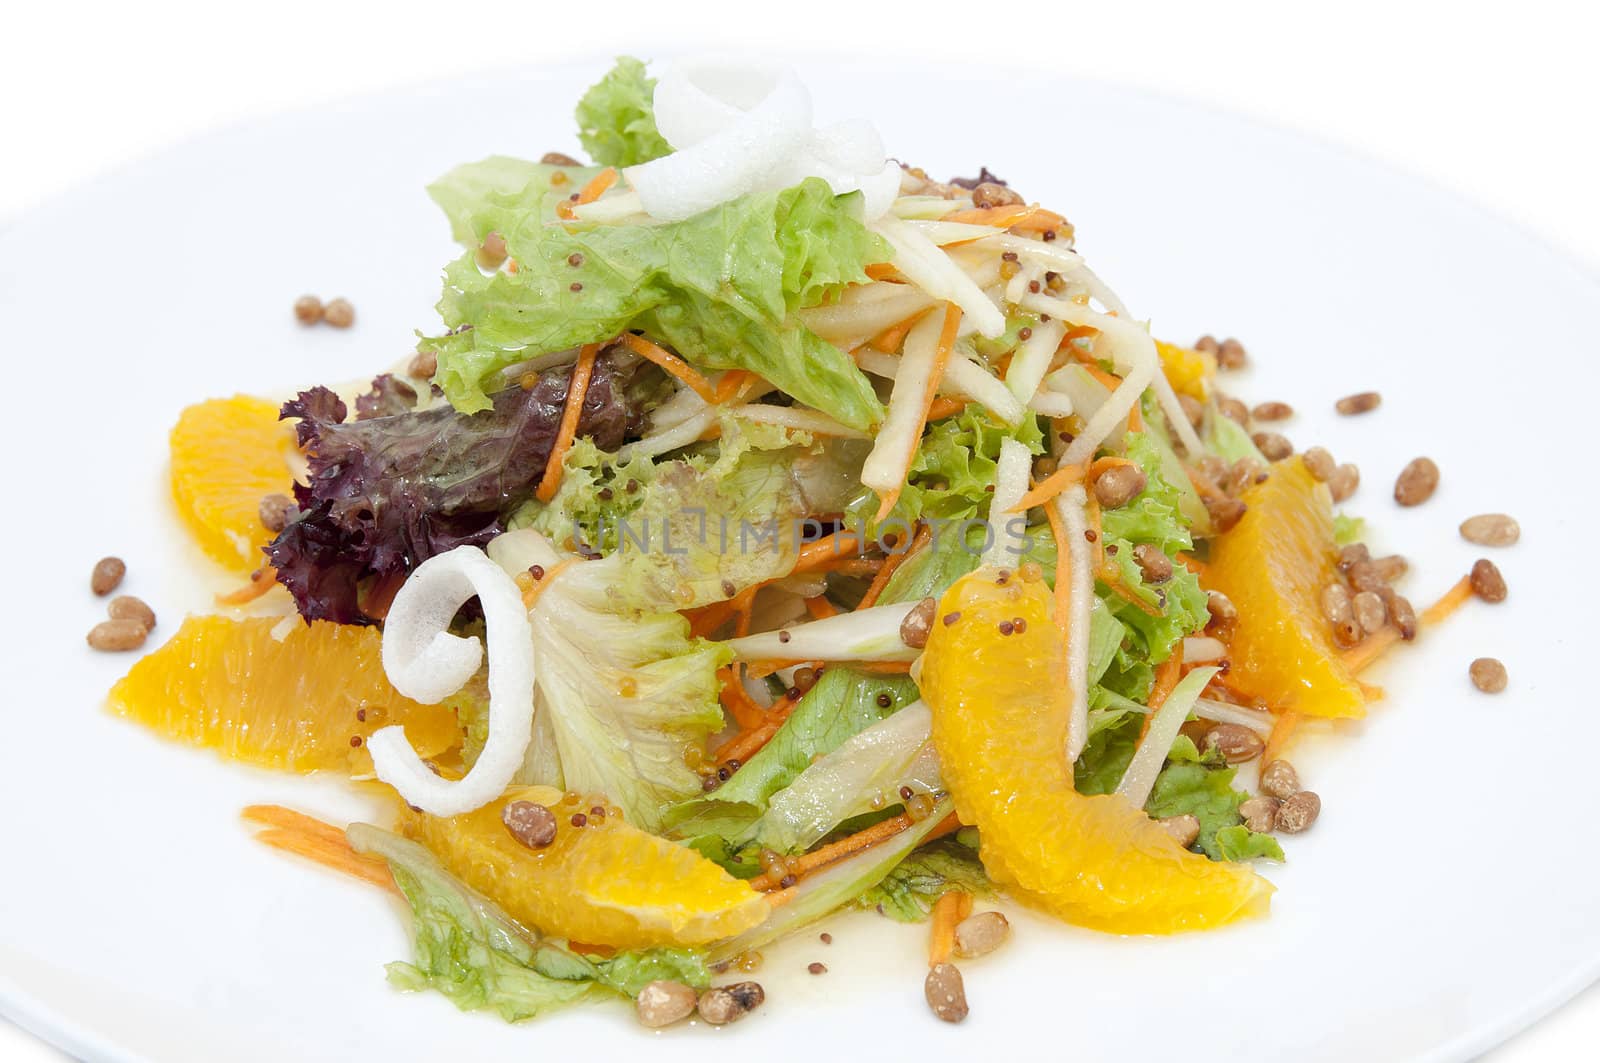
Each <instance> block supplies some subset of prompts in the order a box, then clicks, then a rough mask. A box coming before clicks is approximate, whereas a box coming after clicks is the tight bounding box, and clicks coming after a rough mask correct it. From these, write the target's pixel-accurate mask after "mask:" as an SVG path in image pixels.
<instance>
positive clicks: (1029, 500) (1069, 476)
mask: <svg viewBox="0 0 1600 1063" xmlns="http://www.w3.org/2000/svg"><path fill="white" fill-rule="evenodd" d="M1091 468H1092V467H1091ZM1082 479H1083V466H1082V465H1063V466H1062V467H1061V468H1059V469H1057V470H1056V471H1055V472H1053V473H1051V474H1050V475H1049V476H1046V477H1045V478H1044V479H1043V480H1040V481H1039V482H1038V483H1037V484H1035V485H1034V486H1033V490H1031V491H1029V492H1028V493H1027V494H1025V495H1023V496H1022V497H1021V498H1020V499H1018V500H1017V504H1016V505H1014V506H1012V507H1011V508H1010V509H1008V510H1006V512H1007V513H1025V512H1027V511H1028V510H1030V509H1032V508H1033V507H1034V506H1042V505H1044V504H1045V503H1046V502H1048V501H1050V500H1051V499H1052V498H1054V497H1056V495H1059V494H1060V493H1061V492H1063V491H1065V490H1066V489H1067V488H1068V487H1070V486H1072V485H1073V484H1075V483H1077V482H1078V481H1079V480H1082Z"/></svg>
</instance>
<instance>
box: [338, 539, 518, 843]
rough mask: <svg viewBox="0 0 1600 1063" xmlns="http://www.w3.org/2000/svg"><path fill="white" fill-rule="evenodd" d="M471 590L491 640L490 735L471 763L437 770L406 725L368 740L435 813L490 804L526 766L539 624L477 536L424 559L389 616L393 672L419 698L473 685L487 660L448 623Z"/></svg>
mask: <svg viewBox="0 0 1600 1063" xmlns="http://www.w3.org/2000/svg"><path fill="white" fill-rule="evenodd" d="M472 598H477V599H478V603H479V605H480V606H482V608H483V617H484V626H485V638H486V640H487V641H488V644H489V649H488V657H489V735H488V740H487V741H486V742H485V743H484V747H483V752H482V753H481V754H480V755H479V756H478V759H477V761H476V762H475V763H474V764H473V766H472V770H471V771H469V772H467V774H466V775H464V776H463V777H461V778H460V779H454V780H452V779H444V778H441V777H440V776H438V775H436V774H434V772H433V770H432V769H431V768H429V767H428V765H426V764H424V763H423V761H422V759H421V758H420V757H418V756H417V753H416V750H414V749H412V747H411V743H410V742H408V741H407V740H406V736H405V731H404V729H402V728H400V727H385V728H383V729H382V730H380V731H378V732H377V733H375V734H374V735H373V736H372V738H371V739H370V741H369V743H368V748H370V749H371V751H372V763H373V767H374V768H376V769H377V773H378V778H380V779H382V780H383V781H384V782H386V783H388V784H389V785H390V786H393V787H394V788H395V789H396V790H397V791H399V793H400V796H401V797H403V798H405V800H406V801H407V802H408V803H409V804H412V805H415V806H416V807H418V808H420V809H422V810H423V811H425V812H429V813H432V814H433V815H435V816H458V815H461V814H462V813H464V812H471V811H472V810H473V809H475V808H480V807H482V806H483V805H486V804H488V803H489V802H490V801H493V800H494V799H495V798H497V797H499V796H500V794H501V793H502V792H504V790H505V788H506V786H507V785H509V784H510V782H511V779H512V776H514V775H515V774H516V773H517V769H518V768H520V767H521V766H522V758H523V754H524V753H525V752H526V751H527V748H528V742H529V739H530V736H531V734H532V724H533V677H534V653H533V629H532V628H531V627H530V626H529V624H528V611H527V609H526V607H524V605H523V604H522V592H521V591H520V590H518V588H517V585H516V583H515V582H514V581H513V580H512V579H511V577H510V576H508V575H506V573H505V571H504V570H503V569H501V568H500V566H499V565H497V564H495V563H494V562H493V561H491V560H490V559H489V557H488V556H487V555H486V554H484V552H483V551H482V550H479V549H478V548H476V547H473V546H458V547H456V548H455V549H454V550H451V551H450V552H448V553H444V554H439V555H438V556H436V557H431V558H429V559H428V560H427V561H424V562H423V563H422V564H421V565H419V566H418V567H417V570H416V571H415V572H413V573H411V577H410V578H409V579H407V580H406V582H405V585H404V586H402V587H401V588H400V593H398V594H396V595H395V598H394V604H393V605H391V606H390V607H389V615H388V617H387V618H386V619H385V621H384V628H383V670H384V672H385V673H386V674H387V675H388V677H389V682H390V683H392V684H394V688H395V689H396V690H398V691H399V692H400V693H402V694H404V695H405V696H406V697H408V698H411V699H412V700H414V701H420V702H422V703H423V704H426V705H432V704H436V703H438V702H440V701H443V700H444V699H445V698H447V697H449V696H450V695H451V694H454V693H455V692H456V691H458V690H460V689H461V688H462V687H463V686H464V685H466V683H467V681H468V680H470V679H471V678H472V677H473V675H474V674H476V673H477V671H478V666H479V664H480V663H482V661H483V657H484V648H483V644H482V643H481V642H480V641H479V640H478V638H477V637H476V636H473V637H469V638H461V637H460V636H457V635H452V634H450V630H449V628H450V621H451V620H452V619H453V618H454V617H455V615H456V612H457V611H458V610H459V609H460V608H461V607H462V606H463V605H464V604H466V603H467V602H468V601H469V600H470V599H472Z"/></svg>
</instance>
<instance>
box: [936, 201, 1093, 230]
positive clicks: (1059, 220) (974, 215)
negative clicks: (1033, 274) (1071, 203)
mask: <svg viewBox="0 0 1600 1063" xmlns="http://www.w3.org/2000/svg"><path fill="white" fill-rule="evenodd" d="M939 220H940V221H953V222H960V223H962V224H965V225H993V226H994V227H995V228H997V229H1020V228H1028V229H1030V230H1043V229H1058V228H1060V227H1061V226H1063V225H1065V224H1066V221H1067V219H1065V218H1063V217H1062V216H1061V215H1059V214H1057V213H1056V212H1055V211H1053V210H1045V209H1044V208H1043V207H1041V206H1039V205H1038V204H1034V205H1032V206H1029V205H1027V204H1025V203H1013V204H1011V205H1009V206H1005V207H974V208H973V209H971V210H958V211H956V212H955V213H954V214H946V215H945V216H944V217H943V218H940V219H939Z"/></svg>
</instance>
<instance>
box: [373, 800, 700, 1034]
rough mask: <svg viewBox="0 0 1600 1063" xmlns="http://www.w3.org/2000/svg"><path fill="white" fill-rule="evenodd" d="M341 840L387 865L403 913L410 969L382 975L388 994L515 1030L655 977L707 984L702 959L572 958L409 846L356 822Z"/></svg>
mask: <svg viewBox="0 0 1600 1063" xmlns="http://www.w3.org/2000/svg"><path fill="white" fill-rule="evenodd" d="M347 836H348V837H349V839H350V844H351V845H352V846H353V847H354V848H355V850H356V851H357V852H362V853H373V854H376V855H378V856H381V857H383V858H384V859H385V860H386V861H387V862H388V864H389V869H390V871H391V872H392V873H393V874H394V879H395V884H396V885H398V886H399V887H400V892H401V893H402V894H403V895H404V896H405V899H406V903H407V904H409V905H410V907H411V917H412V931H413V946H412V960H411V962H410V963H405V962H396V963H391V964H389V966H388V971H389V981H390V983H391V984H392V985H394V986H395V987H396V988H399V989H404V990H411V991H415V990H421V989H432V990H434V991H436V992H438V993H440V994H442V995H443V996H445V997H447V998H448V999H449V1000H450V1001H451V1002H452V1003H453V1004H455V1005H456V1007H458V1008H460V1009H461V1010H463V1011H477V1010H491V1011H495V1012H497V1013H499V1015H500V1017H501V1018H503V1019H505V1020H507V1021H508V1022H518V1021H521V1020H524V1019H532V1018H536V1017H538V1016H540V1015H543V1014H545V1013H547V1012H550V1011H553V1010H555V1009H557V1008H561V1007H565V1006H566V1005H568V1004H573V1003H576V1002H578V1001H580V1000H585V999H589V998H593V997H597V996H608V995H612V994H621V995H623V996H628V997H632V996H634V995H636V994H637V993H638V992H639V990H640V989H641V988H643V987H644V985H645V984H646V983H648V982H650V981H652V980H653V979H656V978H672V979H675V980H677V981H681V982H685V983H687V984H689V985H693V986H704V985H706V984H708V983H709V982H710V972H709V971H708V969H707V968H706V965H705V959H704V956H703V954H701V953H698V952H695V951H693V950H689V949H651V950H647V951H643V952H624V953H618V954H617V955H615V956H612V957H609V958H606V959H592V958H589V957H586V956H581V955H579V954H577V953H575V952H572V951H571V950H570V949H568V948H567V946H566V943H565V942H563V941H560V940H559V939H555V938H542V937H539V936H537V935H536V934H534V933H533V932H532V931H530V930H527V929H525V928H523V927H521V926H519V925H518V924H516V923H515V922H513V921H512V920H511V918H510V917H509V916H507V915H506V914H505V913H504V912H503V911H501V910H500V908H499V907H498V906H496V905H495V904H494V903H493V902H491V901H489V900H488V899H487V898H485V897H483V896H481V895H480V894H477V893H475V892H473V891H472V890H470V889H468V888H467V887H466V886H464V885H463V884H462V883H461V882H460V881H458V880H457V879H455V878H454V877H453V876H451V875H450V874H449V873H448V872H447V871H445V870H444V868H443V867H442V866H440V864H439V862H438V861H437V860H436V859H434V857H433V854H431V853H429V852H428V850H426V849H424V848H423V847H422V846H420V845H418V844H417V843H415V842H412V841H408V840H406V839H404V838H401V837H398V836H396V835H394V834H391V833H389V832H388V831H385V830H380V829H379V828H377V827H373V826H370V825H368V824H365V823H357V824H352V825H351V827H350V829H349V831H348V832H347Z"/></svg>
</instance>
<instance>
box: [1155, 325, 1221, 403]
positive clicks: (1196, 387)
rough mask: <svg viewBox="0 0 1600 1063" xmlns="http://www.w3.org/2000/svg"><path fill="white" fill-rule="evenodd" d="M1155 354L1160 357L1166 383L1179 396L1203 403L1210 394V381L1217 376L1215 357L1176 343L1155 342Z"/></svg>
mask: <svg viewBox="0 0 1600 1063" xmlns="http://www.w3.org/2000/svg"><path fill="white" fill-rule="evenodd" d="M1156 353H1157V354H1159V355H1161V371H1162V372H1163V373H1165V374H1166V375H1167V383H1169V384H1171V385H1172V390H1173V391H1176V392H1177V393H1178V394H1180V395H1188V396H1190V397H1191V398H1196V399H1199V400H1200V401H1201V402H1204V401H1205V400H1206V398H1207V396H1209V395H1210V393H1211V381H1212V379H1213V378H1214V377H1216V375H1217V359H1216V356H1215V355H1213V354H1210V353H1208V352H1206V351H1197V350H1195V349H1194V348H1192V347H1180V346H1178V345H1177V344H1176V343H1164V342H1162V341H1161V340H1157V341H1156Z"/></svg>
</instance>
